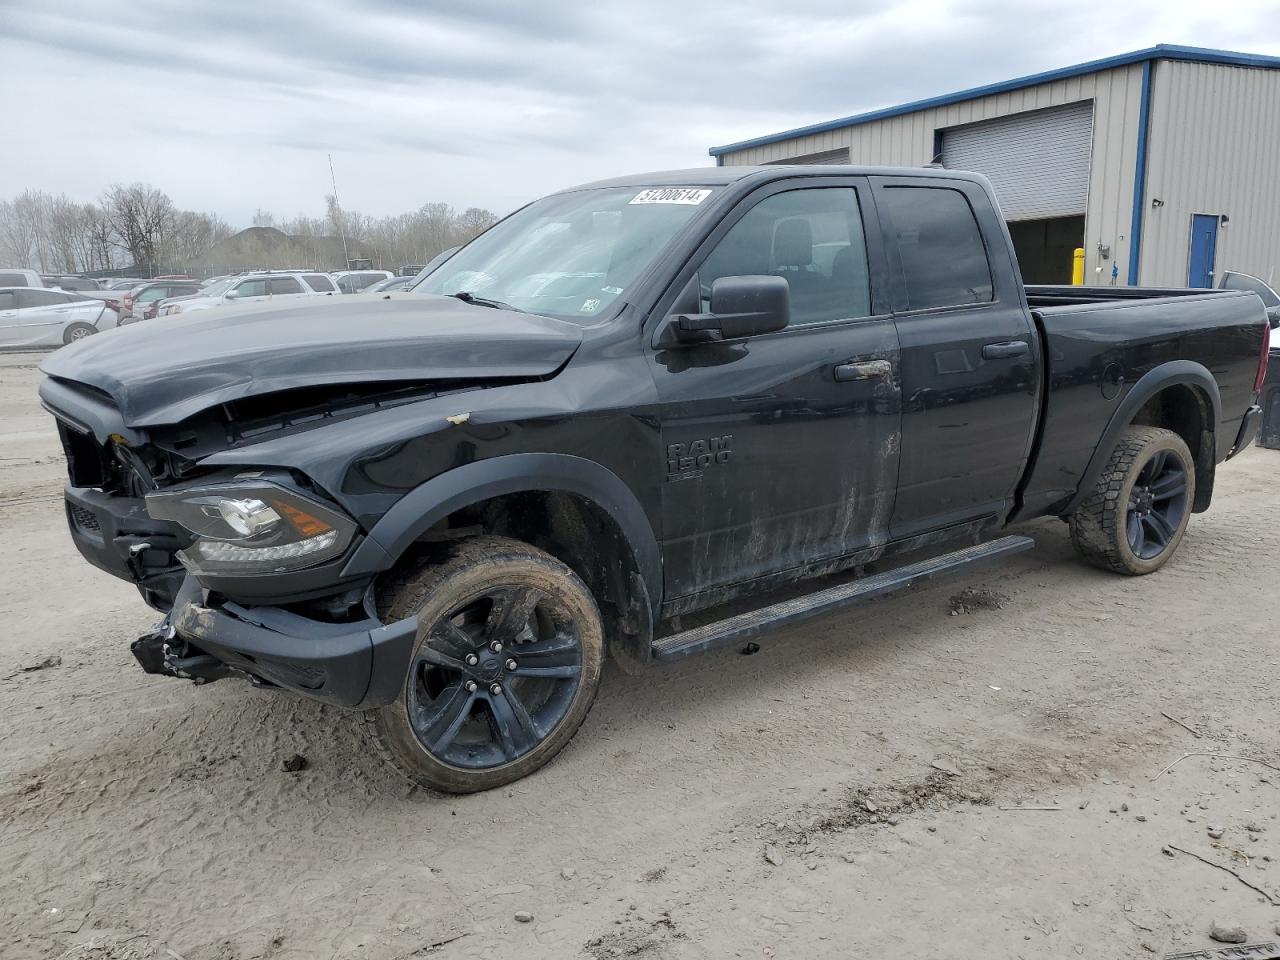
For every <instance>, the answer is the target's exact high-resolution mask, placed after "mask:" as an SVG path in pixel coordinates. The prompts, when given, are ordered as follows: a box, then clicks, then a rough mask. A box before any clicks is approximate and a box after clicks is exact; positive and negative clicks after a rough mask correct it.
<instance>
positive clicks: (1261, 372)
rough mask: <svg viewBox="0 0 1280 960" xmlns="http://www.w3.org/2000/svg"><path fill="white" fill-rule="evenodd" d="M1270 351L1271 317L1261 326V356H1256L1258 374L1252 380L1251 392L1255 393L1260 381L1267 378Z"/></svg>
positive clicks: (1260, 386) (1260, 383) (1259, 388)
mask: <svg viewBox="0 0 1280 960" xmlns="http://www.w3.org/2000/svg"><path fill="white" fill-rule="evenodd" d="M1270 353H1271V318H1270V317H1268V318H1267V325H1266V326H1265V327H1263V328H1262V356H1260V357H1258V376H1257V377H1256V378H1255V379H1254V381H1253V392H1254V393H1257V392H1258V391H1259V390H1261V389H1262V381H1263V380H1265V379H1267V358H1268V356H1269V355H1270Z"/></svg>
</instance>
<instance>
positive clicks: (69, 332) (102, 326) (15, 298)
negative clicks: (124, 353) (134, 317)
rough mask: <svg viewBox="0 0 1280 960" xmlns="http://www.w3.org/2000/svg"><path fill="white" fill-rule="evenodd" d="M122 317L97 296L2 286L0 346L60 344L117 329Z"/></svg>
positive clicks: (42, 288)
mask: <svg viewBox="0 0 1280 960" xmlns="http://www.w3.org/2000/svg"><path fill="white" fill-rule="evenodd" d="M117 322H118V318H117V315H116V312H115V311H114V310H112V309H111V308H110V307H108V306H107V304H106V303H105V302H104V301H102V300H98V299H95V298H93V297H86V296H84V295H83V294H79V293H75V292H69V291H66V290H49V289H46V288H44V287H0V347H57V346H61V345H62V344H65V343H74V342H75V341H76V340H83V339H84V338H85V337H88V336H92V335H93V334H95V333H100V332H101V331H103V330H111V329H114V328H115V327H116V325H117Z"/></svg>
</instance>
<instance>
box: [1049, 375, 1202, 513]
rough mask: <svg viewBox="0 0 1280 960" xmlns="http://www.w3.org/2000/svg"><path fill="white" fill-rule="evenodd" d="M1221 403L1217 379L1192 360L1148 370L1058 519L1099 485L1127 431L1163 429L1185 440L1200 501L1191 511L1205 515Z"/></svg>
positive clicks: (1113, 421)
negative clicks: (1107, 465) (1139, 427)
mask: <svg viewBox="0 0 1280 960" xmlns="http://www.w3.org/2000/svg"><path fill="white" fill-rule="evenodd" d="M1221 410H1222V398H1221V395H1220V393H1219V391H1218V383H1217V381H1216V380H1214V378H1213V374H1212V373H1210V372H1209V370H1208V369H1207V368H1206V367H1205V366H1204V365H1203V364H1199V363H1196V362H1195V361H1194V360H1172V361H1170V362H1168V363H1163V364H1161V365H1160V366H1158V367H1156V368H1154V369H1152V370H1149V371H1148V372H1147V373H1145V374H1144V375H1143V376H1142V377H1141V378H1140V379H1139V380H1138V382H1137V383H1135V384H1134V385H1133V387H1132V388H1130V390H1129V392H1128V393H1126V394H1125V396H1124V398H1123V399H1122V400H1121V401H1120V404H1119V406H1118V407H1117V408H1116V410H1115V412H1114V413H1113V414H1112V415H1111V419H1110V420H1109V421H1108V422H1107V425H1106V428H1105V429H1104V430H1103V432H1102V438H1101V440H1099V442H1098V445H1097V446H1096V447H1095V448H1094V451H1093V456H1092V457H1090V458H1089V464H1088V466H1087V467H1086V468H1085V472H1084V474H1083V475H1082V476H1081V478H1080V484H1079V486H1078V487H1077V488H1076V493H1075V496H1073V497H1072V498H1071V499H1070V500H1069V501H1068V502H1067V504H1066V506H1065V507H1064V508H1063V509H1062V510H1061V511H1059V515H1060V516H1066V515H1067V514H1069V513H1071V512H1072V511H1073V510H1075V508H1076V507H1077V506H1079V505H1080V502H1081V501H1082V500H1083V499H1084V498H1085V497H1086V496H1087V495H1088V493H1089V491H1090V490H1092V489H1093V487H1094V485H1095V484H1096V483H1097V482H1098V477H1099V476H1100V475H1101V474H1102V470H1103V468H1104V467H1105V466H1106V464H1107V461H1108V460H1109V459H1110V457H1111V452H1112V451H1113V450H1114V449H1115V447H1116V444H1117V443H1119V441H1120V437H1121V434H1122V433H1123V432H1124V429H1125V428H1126V427H1129V426H1150V427H1164V428H1166V429H1168V430H1172V431H1173V432H1174V433H1177V434H1178V435H1179V436H1181V437H1182V439H1183V440H1184V441H1186V444H1187V447H1188V448H1189V449H1190V450H1191V456H1192V458H1193V459H1194V460H1195V464H1196V497H1195V502H1194V503H1193V504H1192V510H1193V511H1194V512H1196V513H1201V512H1203V511H1204V510H1207V509H1208V507H1209V502H1210V501H1211V500H1212V498H1213V480H1214V472H1215V468H1216V466H1217V462H1218V456H1217V439H1218V438H1217V425H1218V422H1219V421H1220V420H1221Z"/></svg>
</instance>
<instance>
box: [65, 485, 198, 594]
mask: <svg viewBox="0 0 1280 960" xmlns="http://www.w3.org/2000/svg"><path fill="white" fill-rule="evenodd" d="M63 495H64V506H65V507H66V511H67V528H68V529H69V530H70V531H71V539H72V542H74V543H75V545H76V549H77V550H79V551H80V555H81V556H83V557H84V558H85V559H86V560H88V561H89V562H90V563H91V564H93V565H94V566H95V567H97V568H98V569H99V570H105V571H106V572H107V573H109V574H111V575H112V576H113V577H119V578H120V579H122V580H129V581H132V582H133V583H134V584H136V585H137V587H138V590H139V591H140V592H141V593H142V598H143V599H144V600H146V602H147V603H148V605H150V606H152V607H154V608H156V609H157V610H161V611H164V610H168V609H169V608H170V607H172V606H173V599H174V596H175V595H176V594H177V592H178V587H179V586H180V585H181V583H182V580H183V577H184V576H185V575H186V571H185V570H183V568H182V566H181V564H179V563H178V561H177V560H176V559H174V554H175V553H177V552H178V551H179V550H180V549H182V547H183V546H184V545H185V543H186V535H185V533H184V531H183V530H182V528H181V527H179V526H178V525H177V524H176V523H169V522H168V521H165V520H154V519H152V517H151V515H150V514H148V513H147V508H146V505H145V504H144V503H143V501H142V500H141V499H140V498H139V499H134V498H130V497H116V496H111V495H110V494H105V493H103V492H102V491H101V490H94V489H92V488H89V487H73V486H70V485H68V486H67V487H66V488H65V489H64V491H63Z"/></svg>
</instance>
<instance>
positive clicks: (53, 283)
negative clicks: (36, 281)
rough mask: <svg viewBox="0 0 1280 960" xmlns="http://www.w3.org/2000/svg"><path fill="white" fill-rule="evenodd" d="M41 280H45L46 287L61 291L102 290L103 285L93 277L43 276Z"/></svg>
mask: <svg viewBox="0 0 1280 960" xmlns="http://www.w3.org/2000/svg"><path fill="white" fill-rule="evenodd" d="M41 279H43V280H44V285H45V286H46V287H56V288H57V289H59V290H75V291H85V290H101V289H102V285H101V284H100V283H98V281H97V280H94V279H92V278H91V277H71V276H66V275H65V274H64V275H59V274H53V275H50V274H47V273H46V274H43V275H42V277H41Z"/></svg>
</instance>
